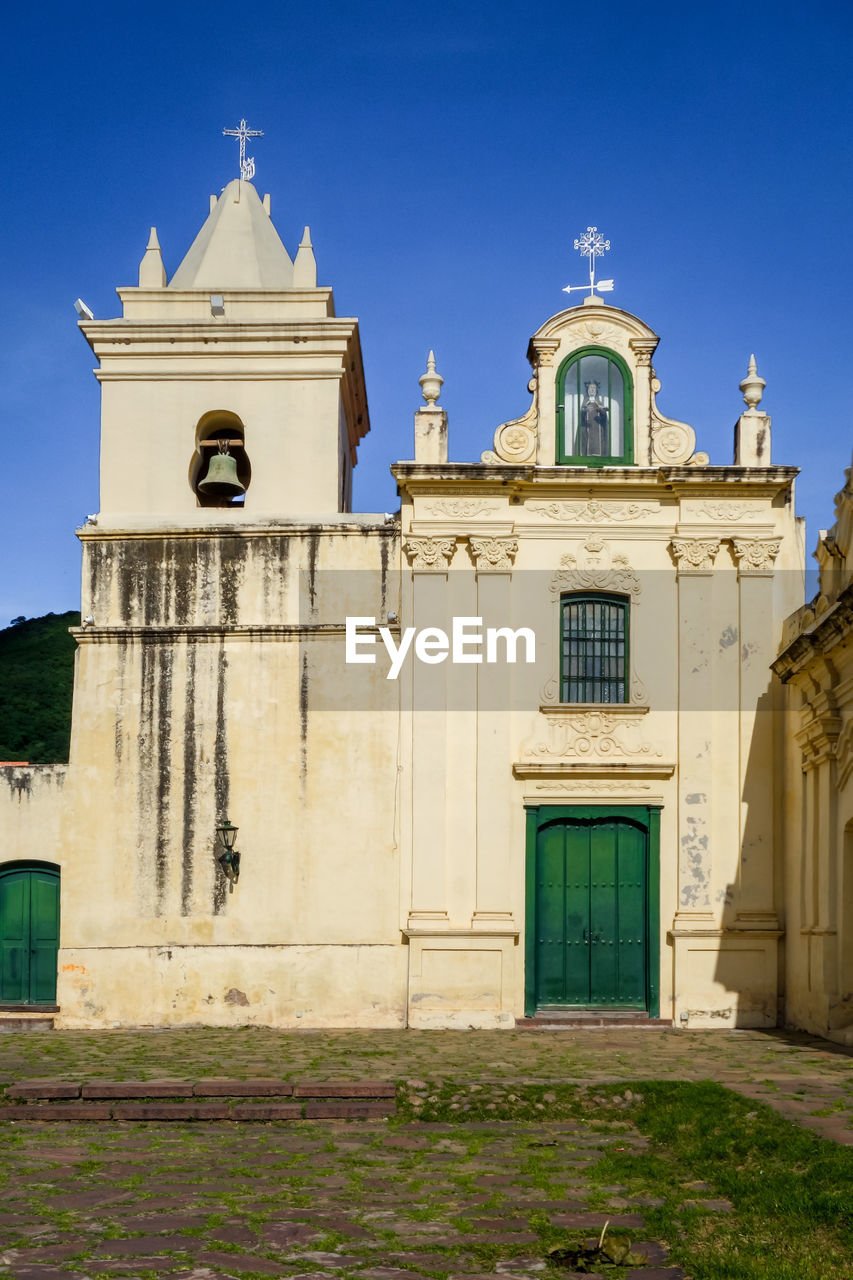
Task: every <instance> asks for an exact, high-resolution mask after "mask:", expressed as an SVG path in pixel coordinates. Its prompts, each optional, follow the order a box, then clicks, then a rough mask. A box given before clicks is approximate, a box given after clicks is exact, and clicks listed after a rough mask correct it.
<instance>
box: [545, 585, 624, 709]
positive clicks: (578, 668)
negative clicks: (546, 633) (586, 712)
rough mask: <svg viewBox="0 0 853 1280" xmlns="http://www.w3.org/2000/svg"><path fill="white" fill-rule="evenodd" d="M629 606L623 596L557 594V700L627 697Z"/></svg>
mask: <svg viewBox="0 0 853 1280" xmlns="http://www.w3.org/2000/svg"><path fill="white" fill-rule="evenodd" d="M628 607H629V601H628V600H627V599H626V598H625V597H624V596H616V595H605V594H601V593H595V594H573V595H565V596H562V597H561V599H560V614H561V637H560V639H561V663H560V671H561V679H560V689H561V693H560V700H561V702H627V701H628Z"/></svg>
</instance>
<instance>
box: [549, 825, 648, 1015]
mask: <svg viewBox="0 0 853 1280" xmlns="http://www.w3.org/2000/svg"><path fill="white" fill-rule="evenodd" d="M535 875H536V880H535V893H536V908H535V913H534V920H535V932H536V958H535V964H536V982H535V1003H536V1006H537V1007H538V1008H541V1007H543V1006H554V1005H568V1006H575V1007H583V1008H601V1007H607V1008H614V1007H615V1008H637V1009H645V1008H647V1007H648V982H647V973H648V954H647V951H648V947H647V917H648V912H647V896H648V830H647V828H646V827H645V825H643V824H642V823H640V822H638V821H634V820H632V819H629V818H624V817H615V816H613V817H609V816H607V815H606V814H605V815H602V816H597V817H590V818H581V817H578V818H572V817H560V818H555V819H554V820H553V821H551V822H547V823H546V824H545V825H543V826H541V827H540V828H539V830H538V832H537V835H536V870H535Z"/></svg>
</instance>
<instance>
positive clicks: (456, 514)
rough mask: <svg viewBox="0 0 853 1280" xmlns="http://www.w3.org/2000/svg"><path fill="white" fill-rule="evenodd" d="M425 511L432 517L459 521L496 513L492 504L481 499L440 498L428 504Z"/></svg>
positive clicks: (495, 508)
mask: <svg viewBox="0 0 853 1280" xmlns="http://www.w3.org/2000/svg"><path fill="white" fill-rule="evenodd" d="M426 509H427V511H429V512H430V513H431V514H432V515H434V516H450V517H451V518H456V519H459V520H470V519H472V518H473V517H474V516H480V515H483V514H484V512H487V511H489V512H491V511H497V507H496V506H495V504H494V503H493V502H486V501H485V499H483V498H442V499H441V500H440V501H439V502H431V503H429V505H428V506H427V508H426Z"/></svg>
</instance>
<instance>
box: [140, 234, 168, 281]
mask: <svg viewBox="0 0 853 1280" xmlns="http://www.w3.org/2000/svg"><path fill="white" fill-rule="evenodd" d="M165 285H166V268H165V267H164V266H163V255H162V253H161V252H160V241H159V240H158V239H157V228H156V227H152V228H151V234H150V236H149V237H148V244H147V246H146V249H145V254H144V256H143V259H142V261H141V262H140V264H139V287H140V289H163V288H165Z"/></svg>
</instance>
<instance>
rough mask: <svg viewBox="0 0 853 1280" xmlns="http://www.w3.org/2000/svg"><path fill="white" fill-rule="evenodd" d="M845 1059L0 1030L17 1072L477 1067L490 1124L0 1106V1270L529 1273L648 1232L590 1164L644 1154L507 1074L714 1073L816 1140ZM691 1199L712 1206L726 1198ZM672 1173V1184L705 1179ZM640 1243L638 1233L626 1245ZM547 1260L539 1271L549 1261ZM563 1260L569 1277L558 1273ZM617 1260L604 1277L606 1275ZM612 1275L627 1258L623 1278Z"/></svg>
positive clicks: (734, 1035)
mask: <svg viewBox="0 0 853 1280" xmlns="http://www.w3.org/2000/svg"><path fill="white" fill-rule="evenodd" d="M850 1066H851V1062H850V1057H849V1055H848V1054H846V1053H844V1052H843V1051H840V1050H838V1049H837V1048H836V1047H835V1046H831V1045H828V1044H826V1043H825V1042H823V1041H820V1040H815V1039H813V1038H810V1037H806V1036H790V1035H787V1034H781V1033H771V1034H761V1033H752V1032H708V1033H703V1032H676V1031H672V1032H669V1031H663V1032H660V1031H655V1032H652V1031H628V1032H626V1031H622V1032H618V1033H617V1032H615V1031H613V1032H611V1031H588V1032H587V1031H585V1032H571V1033H565V1032H562V1033H556V1034H548V1033H541V1034H531V1033H513V1032H495V1033H485V1032H467V1033H466V1032H390V1031H389V1032H375V1031H371V1032H358V1031H356V1032H322V1033H283V1032H274V1031H268V1030H262V1029H248V1030H233V1031H231V1030H229V1031H221V1030H205V1029H199V1030H195V1031H190V1030H186V1031H174V1032H171V1031H167V1032H130V1031H114V1032H104V1033H100V1034H90V1033H82V1032H52V1033H50V1032H45V1033H39V1034H36V1033H30V1034H25V1035H21V1034H18V1035H0V1083H3V1084H7V1083H11V1082H13V1081H16V1080H20V1079H22V1078H25V1077H28V1078H32V1077H39V1076H40V1077H48V1076H49V1077H52V1078H54V1079H63V1078H66V1079H80V1078H86V1079H90V1080H91V1079H93V1078H97V1077H101V1078H110V1079H113V1080H116V1079H122V1078H124V1079H145V1078H149V1079H153V1078H156V1077H163V1076H182V1077H186V1076H190V1075H191V1076H193V1077H198V1076H204V1075H222V1073H223V1069H227V1071H228V1074H229V1075H230V1076H233V1077H240V1076H244V1077H246V1076H281V1077H285V1078H294V1079H295V1078H299V1079H303V1080H305V1079H312V1078H313V1079H315V1080H316V1079H327V1080H329V1079H335V1078H338V1079H348V1080H357V1079H374V1080H380V1079H384V1080H391V1079H396V1080H398V1081H401V1082H408V1088H407V1089H406V1090H405V1092H406V1093H407V1095H409V1096H415V1095H417V1094H420V1095H421V1096H423V1094H424V1088H423V1084H424V1082H426V1081H429V1082H438V1083H440V1082H441V1081H442V1080H450V1079H452V1080H454V1081H458V1082H464V1083H465V1086H466V1087H467V1088H468V1089H470V1087H471V1084H472V1082H480V1083H481V1085H482V1088H483V1090H484V1091H485V1092H488V1091H490V1090H491V1091H493V1092H494V1093H495V1096H497V1097H500V1099H501V1115H502V1119H501V1120H500V1121H498V1122H496V1123H479V1122H476V1123H467V1122H466V1121H465V1118H464V1116H460V1123H459V1124H458V1125H454V1126H451V1125H447V1124H426V1123H414V1124H406V1125H396V1126H395V1125H393V1124H389V1123H388V1122H387V1121H384V1122H382V1121H366V1122H365V1121H361V1122H359V1121H355V1122H352V1123H349V1124H344V1123H335V1122H323V1121H318V1122H314V1123H310V1124H309V1123H306V1122H299V1123H296V1124H293V1125H287V1124H251V1125H243V1126H240V1125H235V1124H212V1123H205V1122H197V1123H194V1124H179V1123H173V1124H165V1123H148V1124H134V1123H129V1122H121V1123H115V1122H113V1123H104V1124H99V1123H97V1122H89V1123H74V1122H61V1123H50V1122H45V1123H32V1122H31V1123H23V1122H16V1121H14V1120H13V1119H12V1117H11V1115H10V1114H9V1113H8V1112H6V1113H5V1114H4V1110H5V1108H2V1107H0V1171H2V1173H3V1174H4V1175H5V1176H4V1178H3V1202H2V1209H0V1276H13V1277H16V1278H17V1280H63V1278H65V1277H67V1278H69V1280H82V1277H90V1278H91V1280H96V1278H97V1277H100V1276H110V1275H115V1276H123V1277H136V1278H140V1277H157V1276H160V1275H170V1276H179V1277H182V1278H183V1280H191V1278H192V1280H215V1278H216V1277H231V1276H237V1277H241V1278H242V1280H248V1278H249V1277H251V1278H252V1280H256V1278H257V1277H262V1276H276V1275H282V1276H290V1277H297V1276H299V1277H302V1280H325V1278H326V1277H329V1278H330V1280H331V1278H333V1277H341V1278H343V1277H360V1278H363V1280H417V1277H419V1276H450V1277H455V1276H459V1277H460V1278H461V1277H464V1280H480V1278H481V1277H485V1276H489V1277H491V1278H492V1280H495V1277H496V1276H499V1275H501V1274H505V1275H506V1276H507V1277H508V1280H512V1277H526V1276H537V1275H540V1274H541V1273H542V1272H543V1271H545V1270H546V1269H547V1264H546V1262H545V1260H544V1259H545V1254H546V1248H547V1245H548V1243H549V1242H552V1241H553V1240H554V1239H555V1235H554V1232H555V1231H557V1232H559V1231H560V1230H567V1229H568V1230H580V1231H582V1232H584V1233H586V1232H590V1233H598V1231H599V1230H600V1229H601V1227H602V1226H603V1224H604V1222H605V1220H606V1219H608V1218H609V1219H610V1222H611V1226H612V1227H613V1228H616V1227H619V1226H624V1227H625V1228H626V1229H628V1232H629V1234H630V1236H631V1238H632V1240H633V1241H634V1242H635V1244H634V1247H635V1248H639V1249H641V1250H642V1251H643V1252H645V1253H646V1254H647V1256H648V1258H649V1265H647V1266H644V1267H642V1268H640V1269H635V1270H633V1271H628V1273H627V1274H628V1275H630V1276H632V1277H635V1278H636V1280H640V1278H641V1277H642V1278H643V1280H655V1278H663V1277H669V1278H670V1280H676V1277H679V1276H681V1275H682V1274H683V1273H682V1272H681V1271H680V1270H679V1269H678V1268H676V1267H673V1266H671V1265H667V1263H666V1252H665V1249H662V1248H661V1247H660V1246H659V1245H657V1244H656V1243H655V1242H654V1240H650V1239H649V1235H650V1234H652V1233H649V1232H647V1233H646V1234H645V1235H644V1231H645V1230H646V1228H645V1221H644V1215H646V1216H647V1214H648V1212H649V1211H650V1210H651V1209H653V1208H654V1204H655V1202H654V1200H650V1199H646V1200H637V1199H636V1198H635V1199H632V1198H631V1197H630V1196H629V1195H627V1194H623V1192H624V1188H620V1187H616V1186H604V1185H602V1184H601V1181H600V1178H599V1179H596V1177H595V1166H596V1163H597V1162H598V1161H599V1160H600V1159H601V1158H602V1156H603V1155H604V1154H605V1153H607V1152H608V1151H609V1150H612V1149H613V1148H614V1147H615V1148H616V1149H617V1150H618V1149H620V1148H622V1149H628V1150H637V1151H641V1150H642V1149H643V1147H644V1143H645V1140H644V1139H643V1138H642V1136H641V1135H640V1134H638V1133H637V1132H636V1131H635V1130H634V1129H633V1128H632V1126H631V1125H630V1123H629V1122H628V1121H627V1120H620V1119H619V1118H611V1120H609V1121H607V1122H603V1123H601V1124H600V1125H595V1126H590V1124H589V1123H588V1122H586V1121H584V1120H582V1119H573V1120H564V1119H562V1120H560V1121H559V1122H556V1121H552V1120H549V1119H548V1116H547V1111H546V1112H545V1113H544V1114H543V1115H542V1120H541V1122H540V1123H531V1122H530V1119H529V1115H528V1116H526V1117H522V1116H520V1115H519V1116H517V1117H513V1115H512V1098H513V1097H514V1095H513V1094H512V1082H513V1081H518V1082H521V1081H537V1082H548V1081H560V1082H561V1083H569V1082H572V1081H576V1082H578V1083H581V1084H584V1085H587V1086H589V1085H596V1084H602V1083H604V1082H607V1081H611V1082H612V1081H620V1082H623V1081H624V1082H636V1081H638V1080H642V1079H685V1080H696V1079H713V1080H717V1081H719V1082H720V1083H722V1084H725V1085H727V1086H729V1087H733V1088H737V1089H738V1090H739V1091H741V1092H744V1093H746V1094H747V1095H748V1096H750V1097H760V1098H761V1099H762V1100H764V1101H766V1102H769V1103H770V1104H771V1105H773V1106H775V1107H776V1108H777V1109H778V1110H780V1111H782V1112H783V1113H784V1114H786V1115H787V1116H789V1117H790V1118H793V1119H795V1120H797V1121H799V1122H801V1123H806V1124H808V1125H809V1127H813V1128H817V1129H818V1131H821V1132H824V1133H825V1135H826V1136H828V1137H832V1138H835V1139H837V1140H840V1141H849V1140H851V1139H853V1123H852V1122H851V1118H852V1117H853V1074H852V1073H851V1071H850ZM707 1193H708V1197H709V1198H708V1199H707V1200H700V1201H699V1202H698V1203H700V1204H702V1206H703V1207H704V1208H705V1209H706V1210H707V1211H708V1212H709V1213H715V1212H726V1211H727V1209H728V1207H729V1206H728V1205H727V1204H726V1203H724V1202H720V1201H718V1200H715V1199H714V1198H713V1193H712V1189H711V1188H707ZM701 1194H702V1192H701V1190H699V1189H698V1188H695V1187H694V1188H693V1189H691V1188H690V1186H689V1184H685V1190H684V1196H685V1198H686V1199H685V1202H686V1203H697V1202H696V1201H695V1200H693V1201H690V1200H689V1199H687V1197H691V1196H692V1197H696V1196H697V1195H700V1196H701ZM644 1240H645V1241H646V1243H645V1244H644V1243H643V1241H644ZM551 1274H557V1273H551ZM559 1274H561V1275H562V1276H563V1277H565V1278H566V1280H568V1277H569V1276H570V1275H571V1273H570V1272H565V1271H563V1272H562V1273H559ZM617 1274H618V1273H617ZM622 1274H624V1273H622Z"/></svg>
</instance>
